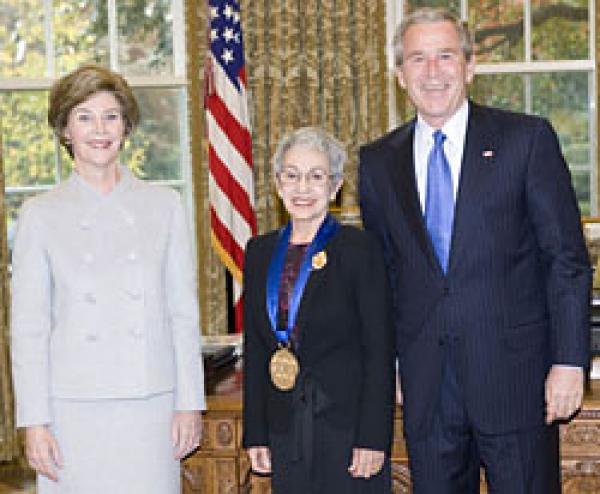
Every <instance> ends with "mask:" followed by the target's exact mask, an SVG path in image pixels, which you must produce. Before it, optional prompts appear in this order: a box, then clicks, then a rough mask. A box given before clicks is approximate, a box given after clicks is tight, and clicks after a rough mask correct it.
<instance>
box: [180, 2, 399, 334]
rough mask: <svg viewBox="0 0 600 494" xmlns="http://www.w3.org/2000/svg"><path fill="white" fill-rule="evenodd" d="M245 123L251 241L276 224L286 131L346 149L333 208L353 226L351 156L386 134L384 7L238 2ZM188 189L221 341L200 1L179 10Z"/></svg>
mask: <svg viewBox="0 0 600 494" xmlns="http://www.w3.org/2000/svg"><path fill="white" fill-rule="evenodd" d="M240 5H241V15H242V28H243V36H244V43H245V56H246V73H247V76H248V89H249V91H248V94H249V98H250V99H249V107H250V113H251V115H252V135H253V156H254V167H255V170H254V178H255V194H256V197H255V200H256V214H257V220H258V229H259V232H261V233H262V232H265V231H268V230H270V229H273V228H276V227H277V226H279V225H280V224H281V221H282V212H281V209H280V206H279V203H278V200H277V197H276V196H275V193H274V189H273V187H272V185H271V175H270V173H271V171H270V158H271V155H272V153H273V151H274V148H275V146H276V144H277V142H278V140H279V139H280V138H281V137H282V135H284V134H285V133H287V132H288V131H290V130H292V129H294V128H297V127H300V126H304V125H319V126H322V127H324V128H325V129H327V130H328V131H330V132H332V133H333V134H334V135H335V136H336V137H337V138H338V139H340V140H341V141H342V142H343V143H345V144H346V146H347V149H348V153H349V156H350V162H349V163H348V164H347V166H346V170H345V183H344V187H343V189H342V193H341V197H340V200H339V204H338V206H339V210H340V213H341V215H342V216H343V217H346V218H349V219H355V218H356V217H357V216H358V206H357V204H358V201H357V190H356V189H357V187H356V186H357V183H356V175H357V170H356V168H357V151H358V146H359V145H360V144H362V143H364V142H366V141H369V140H371V139H373V138H375V137H377V136H380V135H381V134H382V133H384V132H385V130H386V129H387V118H388V108H387V105H388V103H387V84H386V78H387V76H386V64H385V39H386V38H385V0H241V2H240ZM186 14H187V22H188V30H187V40H188V55H189V58H188V73H189V74H190V79H191V80H190V90H189V98H190V108H191V111H190V118H191V129H192V135H193V136H194V138H193V139H192V141H193V142H192V152H193V156H192V163H193V170H194V174H193V179H194V186H195V195H196V220H197V221H196V223H197V231H196V234H197V240H198V243H197V245H198V252H199V255H198V257H199V263H198V264H199V270H200V272H199V281H200V299H201V310H202V315H203V328H204V331H205V332H206V333H208V334H219V333H223V332H226V326H227V314H226V301H225V292H226V290H225V280H224V278H225V277H224V269H223V267H222V265H221V264H220V262H219V260H218V259H217V256H216V255H215V253H214V252H213V251H212V249H211V246H210V236H209V234H210V225H209V221H208V212H207V211H208V210H207V197H208V190H207V189H208V184H207V170H206V169H207V165H206V163H207V161H206V142H205V140H204V136H205V130H204V115H203V108H202V94H203V82H204V81H203V64H204V59H205V54H206V50H207V36H206V26H207V1H206V0H187V2H186Z"/></svg>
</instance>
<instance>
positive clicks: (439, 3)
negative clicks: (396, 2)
mask: <svg viewBox="0 0 600 494" xmlns="http://www.w3.org/2000/svg"><path fill="white" fill-rule="evenodd" d="M405 5H406V11H407V12H412V11H413V10H416V9H418V8H420V7H446V8H447V9H449V10H450V11H452V12H453V13H454V14H455V15H458V16H460V0H406V3H405Z"/></svg>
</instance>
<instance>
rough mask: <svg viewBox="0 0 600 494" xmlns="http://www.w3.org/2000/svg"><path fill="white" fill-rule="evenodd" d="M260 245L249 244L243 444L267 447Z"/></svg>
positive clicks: (254, 241) (252, 240)
mask: <svg viewBox="0 0 600 494" xmlns="http://www.w3.org/2000/svg"><path fill="white" fill-rule="evenodd" d="M256 254H258V251H257V244H256V240H255V239H251V240H250V241H249V242H248V245H247V248H246V258H245V264H244V299H243V300H244V357H243V358H244V405H243V431H244V436H243V439H242V444H243V446H244V447H245V448H248V447H251V446H266V445H267V444H268V426H267V413H266V401H267V396H266V387H267V385H268V384H269V375H268V372H267V366H268V359H269V355H268V352H267V348H266V347H265V345H264V343H263V342H261V341H260V336H259V335H258V326H257V321H256V315H255V312H256V311H257V310H260V309H259V308H258V307H257V306H256V305H257V304H260V303H264V301H262V300H259V297H258V295H257V294H258V293H262V291H261V290H259V289H258V288H259V287H257V276H256V271H257V269H258V264H257V261H258V260H257V258H256Z"/></svg>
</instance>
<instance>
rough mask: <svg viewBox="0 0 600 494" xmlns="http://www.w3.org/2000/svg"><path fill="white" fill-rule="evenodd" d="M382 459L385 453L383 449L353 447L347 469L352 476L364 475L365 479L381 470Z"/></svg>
mask: <svg viewBox="0 0 600 494" xmlns="http://www.w3.org/2000/svg"><path fill="white" fill-rule="evenodd" d="M384 459H385V454H384V453H383V451H374V450H372V449H362V448H354V449H353V450H352V465H350V467H349V468H348V471H349V472H350V475H352V476H353V477H364V478H365V479H368V478H369V477H371V476H372V475H376V474H377V473H378V472H379V470H381V467H382V466H383V460H384Z"/></svg>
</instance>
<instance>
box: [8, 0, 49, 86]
mask: <svg viewBox="0 0 600 494" xmlns="http://www.w3.org/2000/svg"><path fill="white" fill-rule="evenodd" d="M0 26H2V29H0V77H23V76H26V77H43V76H44V75H45V74H46V42H45V39H44V7H43V0H2V2H0Z"/></svg>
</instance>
